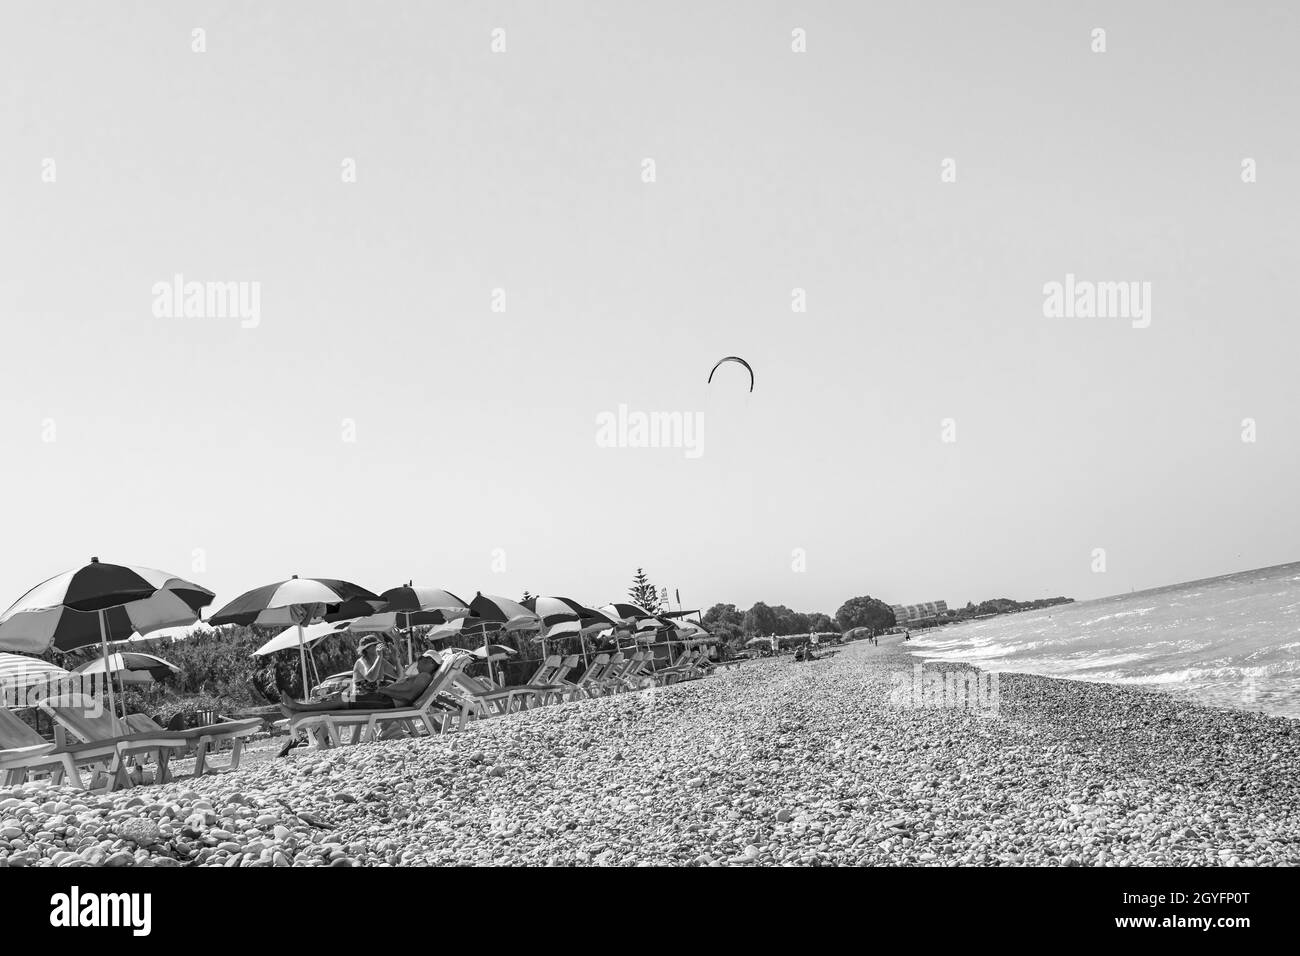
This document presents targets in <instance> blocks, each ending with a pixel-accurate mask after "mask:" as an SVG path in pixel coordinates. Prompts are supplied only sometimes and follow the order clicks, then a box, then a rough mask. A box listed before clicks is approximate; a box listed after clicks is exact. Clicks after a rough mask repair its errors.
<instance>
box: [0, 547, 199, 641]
mask: <svg viewBox="0 0 1300 956" xmlns="http://www.w3.org/2000/svg"><path fill="white" fill-rule="evenodd" d="M213 596H214V595H213V594H212V592H211V591H209V590H208V589H207V588H204V587H200V586H199V585H197V584H194V583H192V582H190V581H186V580H184V579H183V578H179V577H177V576H176V575H172V574H167V573H165V572H163V571H156V570H154V569H152V568H137V567H131V566H128V565H118V564H103V563H101V562H100V560H99V559H98V558H91V559H90V564H88V565H86V566H85V567H83V568H79V569H77V570H76V571H67V572H64V573H63V574H59V575H56V576H55V577H52V578H50V579H49V580H48V581H44V582H42V583H40V584H38V585H36V587H34V588H32V589H31V590H30V591H28V592H27V593H26V594H24V595H23V596H22V597H20V598H19V599H18V600H17V601H15V602H14V603H13V605H12V606H11V607H10V608H9V610H7V611H5V612H4V614H0V649H4V650H9V651H21V652H26V653H31V654H39V653H41V652H42V651H44V650H46V649H47V648H49V647H54V648H57V649H58V650H61V651H71V650H75V649H76V648H78V647H86V646H87V645H90V644H99V643H101V639H102V638H105V637H107V639H108V640H114V641H117V640H126V639H127V638H129V637H130V636H131V635H132V634H137V633H138V634H148V633H149V632H151V631H156V630H159V629H160V628H164V627H180V626H184V625H188V624H193V623H195V622H196V621H197V620H198V617H199V611H200V610H201V609H202V608H204V607H205V606H207V605H208V604H211V603H212V598H213ZM101 624H102V626H101Z"/></svg>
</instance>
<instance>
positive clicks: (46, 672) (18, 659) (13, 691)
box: [0, 654, 70, 707]
mask: <svg viewBox="0 0 1300 956" xmlns="http://www.w3.org/2000/svg"><path fill="white" fill-rule="evenodd" d="M69 673H70V672H69V671H66V670H64V669H63V668H62V667H55V666H54V665H53V664H51V663H49V662H48V661H43V660H40V659H39V658H36V657H26V656H24V655H22V654H0V707H21V706H23V704H24V703H25V700H24V697H23V691H25V690H27V689H28V688H29V687H39V686H40V685H42V684H52V683H56V682H58V681H61V680H63V679H64V678H66V677H67V676H68V675H69Z"/></svg>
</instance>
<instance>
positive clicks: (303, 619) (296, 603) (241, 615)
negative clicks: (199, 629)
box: [208, 574, 380, 695]
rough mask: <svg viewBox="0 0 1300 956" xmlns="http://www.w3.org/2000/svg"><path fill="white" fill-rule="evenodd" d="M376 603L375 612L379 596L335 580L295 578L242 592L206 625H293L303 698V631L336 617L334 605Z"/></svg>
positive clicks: (349, 582)
mask: <svg viewBox="0 0 1300 956" xmlns="http://www.w3.org/2000/svg"><path fill="white" fill-rule="evenodd" d="M355 600H360V601H362V602H371V601H373V602H375V604H374V605H369V604H367V605H366V606H367V607H370V608H371V610H374V609H375V608H376V607H377V606H378V604H379V603H380V599H379V595H378V594H375V593H373V592H371V591H367V590H366V589H365V588H363V587H361V586H360V585H358V584H353V583H352V582H351V581H340V580H338V579H337V578H300V577H298V575H296V574H295V575H294V576H293V577H292V578H290V579H289V580H288V581H277V582H275V583H274V584H264V585H262V586H261V587H260V588H254V589H253V590H251V591H245V592H244V593H243V594H241V595H239V597H237V598H235V599H234V600H233V601H231V602H230V603H229V604H227V605H226V606H225V607H223V608H222V609H221V610H220V611H218V612H217V613H216V614H213V615H212V616H211V617H210V618H208V623H209V624H213V625H221V624H242V625H245V626H247V625H250V624H260V625H271V624H275V625H293V626H294V627H296V628H297V629H298V661H299V663H300V664H301V665H302V691H303V694H304V695H306V693H307V689H308V685H307V648H306V645H305V644H304V643H303V642H302V632H303V628H304V627H305V626H306V625H308V624H312V623H314V622H316V621H320V620H322V619H324V618H325V616H326V615H327V614H336V613H338V611H339V608H338V607H337V605H341V604H345V603H347V602H349V601H355Z"/></svg>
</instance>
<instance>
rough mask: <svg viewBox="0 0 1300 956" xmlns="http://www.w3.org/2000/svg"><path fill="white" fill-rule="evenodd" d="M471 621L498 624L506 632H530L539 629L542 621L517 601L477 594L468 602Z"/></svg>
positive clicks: (492, 595)
mask: <svg viewBox="0 0 1300 956" xmlns="http://www.w3.org/2000/svg"><path fill="white" fill-rule="evenodd" d="M469 609H470V617H469V619H470V620H471V621H487V622H491V623H495V624H499V625H500V626H501V627H502V628H503V629H504V630H506V631H531V630H535V629H537V628H539V627H540V626H541V623H542V619H541V618H540V617H538V616H537V615H536V614H535V613H533V612H532V611H530V610H528V608H526V607H524V606H523V605H522V604H520V603H519V602H518V601H512V600H510V598H504V597H498V596H496V595H494V594H483V593H482V592H479V593H478V594H475V595H474V600H472V601H470V602H469Z"/></svg>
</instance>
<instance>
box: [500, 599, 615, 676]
mask: <svg viewBox="0 0 1300 956" xmlns="http://www.w3.org/2000/svg"><path fill="white" fill-rule="evenodd" d="M523 605H524V607H526V608H527V609H528V610H530V611H532V612H533V613H534V614H536V615H537V616H538V617H540V618H541V619H542V629H541V630H540V631H539V635H538V636H539V638H540V640H541V642H542V656H543V657H545V656H546V641H547V640H548V639H550V638H554V637H563V636H566V635H572V634H576V635H578V639H579V640H580V641H581V642H582V659H583V661H584V662H585V661H586V660H587V638H586V635H587V634H589V633H591V632H592V631H598V630H604V629H605V628H606V627H610V626H613V627H617V626H618V625H619V624H620V623H621V622H620V620H619V619H618V618H616V617H613V616H611V615H610V614H607V613H606V612H604V611H601V610H599V609H597V608H592V607H587V606H586V605H585V604H582V603H580V602H578V601H575V600H573V598H567V597H533V598H529V599H528V600H527V601H524V602H523Z"/></svg>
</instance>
